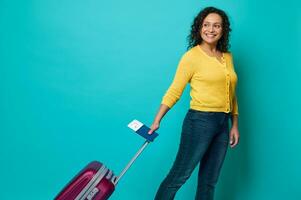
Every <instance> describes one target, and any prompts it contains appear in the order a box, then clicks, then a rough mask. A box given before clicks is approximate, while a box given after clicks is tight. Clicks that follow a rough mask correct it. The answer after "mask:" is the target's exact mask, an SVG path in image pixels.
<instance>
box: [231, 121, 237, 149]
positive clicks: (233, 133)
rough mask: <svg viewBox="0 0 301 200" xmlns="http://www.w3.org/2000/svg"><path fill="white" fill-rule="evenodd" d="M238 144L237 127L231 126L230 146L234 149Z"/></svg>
mask: <svg viewBox="0 0 301 200" xmlns="http://www.w3.org/2000/svg"><path fill="white" fill-rule="evenodd" d="M238 142H239V131H238V128H237V126H232V128H231V130H230V146H231V148H234V147H235V146H236V145H237V144H238Z"/></svg>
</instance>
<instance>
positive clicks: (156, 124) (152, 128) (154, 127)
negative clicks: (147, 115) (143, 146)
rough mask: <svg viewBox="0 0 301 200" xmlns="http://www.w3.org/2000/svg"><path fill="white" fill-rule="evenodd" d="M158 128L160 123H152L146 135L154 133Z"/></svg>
mask: <svg viewBox="0 0 301 200" xmlns="http://www.w3.org/2000/svg"><path fill="white" fill-rule="evenodd" d="M159 127H160V123H159V122H154V123H153V124H152V125H151V127H150V130H149V131H148V134H152V133H153V132H154V131H156V130H158V129H159Z"/></svg>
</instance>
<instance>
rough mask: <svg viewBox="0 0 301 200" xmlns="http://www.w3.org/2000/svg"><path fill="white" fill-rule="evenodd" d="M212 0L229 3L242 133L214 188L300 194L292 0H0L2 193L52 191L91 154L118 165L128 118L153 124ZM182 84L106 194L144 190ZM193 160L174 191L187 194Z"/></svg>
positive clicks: (168, 155)
mask: <svg viewBox="0 0 301 200" xmlns="http://www.w3.org/2000/svg"><path fill="white" fill-rule="evenodd" d="M209 5H213V6H217V7H219V8H221V9H224V10H225V11H226V12H227V13H228V14H229V17H230V20H231V25H232V29H233V32H232V35H231V44H232V48H231V51H232V53H233V55H234V61H235V68H236V72H237V74H238V77H239V82H238V87H237V95H238V101H239V111H240V116H239V129H240V134H241V141H240V144H239V146H238V147H237V148H235V149H230V148H229V150H228V154H227V157H226V160H225V163H224V166H223V169H222V173H221V176H220V180H219V183H218V185H217V189H216V190H217V191H216V199H217V200H266V199H274V200H275V199H277V200H278V199H279V200H280V199H289V200H297V199H301V191H300V180H301V170H300V169H301V156H300V141H301V123H300V111H301V109H300V102H301V94H300V83H299V82H300V75H301V68H300V66H301V62H300V55H301V48H300V46H301V39H300V38H301V37H300V35H301V19H300V18H301V16H300V14H299V13H300V12H299V10H298V9H297V8H300V6H301V5H300V3H297V1H292V0H287V1H272V0H265V1H251V0H248V1H247V0H241V1H221V0H219V1H218V0H216V1H178V0H174V1H162V0H152V1H139V0H129V1H122V0H111V1H95V0H85V1H78V0H73V1H66V0H60V1H58V0H51V1H50V0H48V1H46V0H45V1H37V0H36V1H16V0H15V1H13V0H1V1H0V27H1V32H0V45H1V46H0V70H1V71H0V87H1V90H0V91H1V93H0V134H1V135H0V138H1V139H0V177H1V178H0V188H1V189H0V191H1V192H0V199H1V200H8V199H26V200H27V199H28V200H44V199H45V200H46V199H52V198H53V197H54V196H55V195H56V194H57V193H58V192H59V191H60V190H61V189H62V187H63V186H64V185H65V184H66V183H67V182H68V181H69V180H70V179H71V178H72V177H73V176H74V175H75V174H76V173H77V172H78V171H79V170H80V169H81V168H82V167H84V166H85V165H86V164H87V163H88V162H89V161H91V160H100V161H102V162H104V163H105V164H106V165H107V166H109V167H110V168H112V169H114V171H115V172H116V173H119V172H120V171H121V170H122V168H123V167H124V166H125V164H126V163H127V162H128V161H129V159H130V158H131V157H132V155H133V154H134V153H135V152H136V150H137V149H138V148H139V147H140V145H141V144H142V142H143V139H142V138H140V137H139V136H137V135H136V134H134V133H133V132H132V131H131V130H129V129H128V128H127V124H128V123H129V122H130V121H131V120H132V119H135V118H136V119H138V120H140V121H142V122H144V123H146V124H147V125H151V123H152V120H153V118H154V115H155V113H156V111H157V109H158V107H159V104H160V101H161V98H162V96H163V95H164V93H165V91H166V90H167V88H168V86H169V84H170V83H171V81H172V79H173V75H174V72H175V70H176V67H177V63H178V61H179V59H180V57H181V55H182V54H183V53H184V52H185V51H186V46H187V43H186V36H187V35H188V33H189V30H190V25H191V23H192V20H193V18H194V16H195V15H196V14H197V13H198V12H199V10H200V9H201V8H204V7H205V6H209ZM298 12H299V13H298ZM298 56H299V58H298ZM188 92H189V91H188V89H186V90H185V92H184V94H183V96H182V98H181V100H180V101H179V102H178V103H177V104H176V105H175V107H174V108H173V109H172V110H171V111H170V112H169V113H168V114H167V115H166V117H165V118H164V119H163V121H162V124H161V128H160V129H159V131H158V132H159V133H160V136H159V138H158V139H157V141H156V142H155V143H153V144H151V145H150V146H149V147H148V148H147V149H146V150H145V152H144V154H143V156H142V157H139V159H138V160H137V162H136V163H135V164H134V165H133V167H132V168H131V169H130V170H129V171H128V172H127V174H126V175H125V177H124V179H122V180H121V182H120V184H119V185H118V187H117V189H116V192H115V193H114V194H113V196H112V198H111V199H112V200H114V199H115V200H123V199H131V200H136V199H137V200H141V199H143V200H151V199H153V197H154V195H155V192H156V190H157V188H158V186H159V184H160V182H161V181H162V179H163V178H164V177H165V175H166V174H167V172H168V170H169V169H170V167H171V165H172V162H173V160H174V158H175V154H176V151H177V148H178V144H179V136H180V129H181V125H182V120H183V118H184V115H185V113H186V111H187V109H188V107H189V93H188ZM196 172H197V170H196V171H195V172H194V174H193V175H192V177H191V178H190V179H189V180H188V182H187V183H186V184H185V185H184V186H183V187H182V188H181V189H180V191H179V192H178V193H177V197H176V199H179V200H183V199H185V200H186V199H187V200H189V199H194V194H195V189H196V178H197V176H196Z"/></svg>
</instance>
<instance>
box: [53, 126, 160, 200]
mask: <svg viewBox="0 0 301 200" xmlns="http://www.w3.org/2000/svg"><path fill="white" fill-rule="evenodd" d="M128 127H129V128H131V129H132V130H134V131H135V132H136V133H138V134H139V135H140V136H142V137H144V138H145V139H146V141H145V142H144V144H143V145H142V147H141V148H140V149H139V151H138V152H137V153H136V154H135V156H134V157H133V158H132V159H131V160H130V162H129V163H128V164H127V166H126V167H125V168H124V169H123V170H122V172H121V173H120V175H119V176H115V175H114V173H113V171H112V170H109V169H108V168H107V167H106V166H105V165H103V164H102V163H100V162H98V161H93V162H91V163H89V164H88V165H87V166H86V167H85V168H84V169H83V170H82V171H80V172H79V173H78V174H77V175H76V176H75V177H74V178H73V179H72V180H71V181H70V182H69V183H68V184H67V185H66V186H65V187H64V189H63V190H62V191H61V192H60V193H59V194H58V195H57V196H56V197H55V200H107V199H108V198H109V197H110V196H111V194H112V193H113V192H114V190H115V186H116V185H117V183H118V181H119V180H120V178H121V177H122V176H123V175H124V174H125V173H126V171H127V170H128V169H129V168H130V167H131V165H132V164H133V162H134V161H135V160H136V159H137V157H138V156H139V155H140V154H141V153H142V151H143V150H144V148H145V147H146V146H147V145H148V144H149V143H150V142H152V141H153V140H154V139H155V138H156V137H157V136H158V133H156V132H154V133H153V134H151V135H150V134H148V131H149V128H148V127H147V126H145V125H144V124H142V123H141V122H139V121H138V120H133V121H132V122H131V123H130V124H129V125H128Z"/></svg>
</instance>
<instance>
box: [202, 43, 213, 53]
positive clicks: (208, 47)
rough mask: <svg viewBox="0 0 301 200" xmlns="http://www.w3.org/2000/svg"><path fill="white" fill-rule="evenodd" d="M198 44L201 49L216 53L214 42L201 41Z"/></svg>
mask: <svg viewBox="0 0 301 200" xmlns="http://www.w3.org/2000/svg"><path fill="white" fill-rule="evenodd" d="M200 46H201V47H202V49H204V50H205V51H209V52H212V53H216V52H217V49H216V44H208V43H206V42H202V43H201V44H200Z"/></svg>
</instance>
